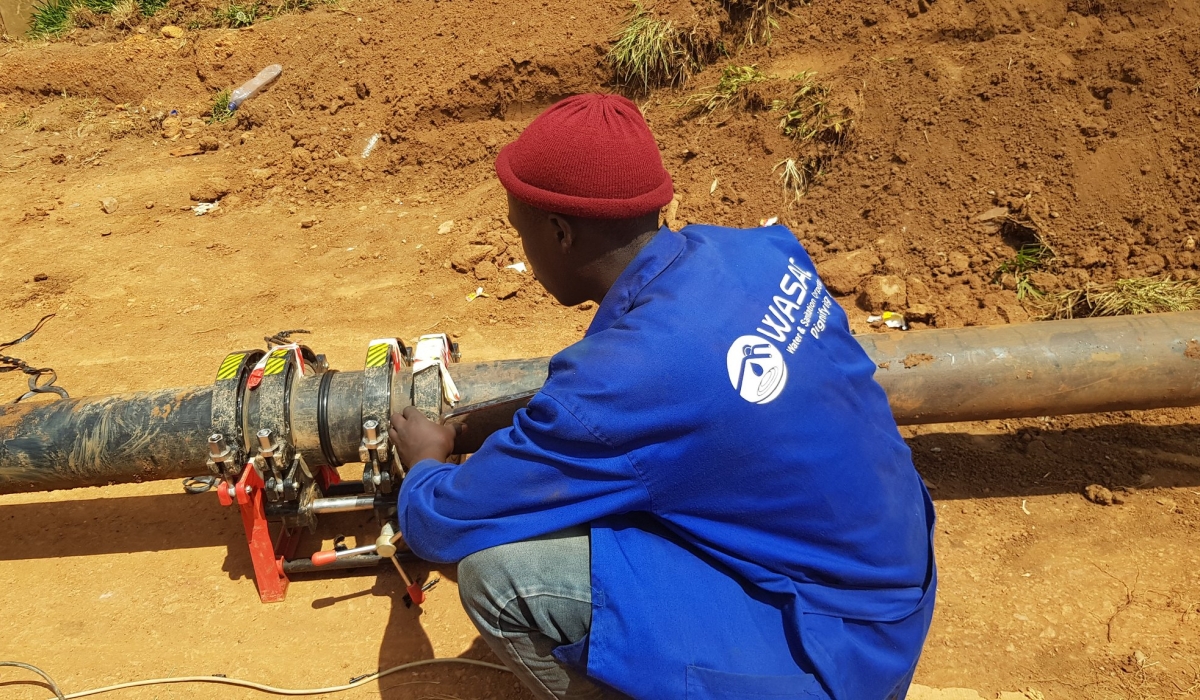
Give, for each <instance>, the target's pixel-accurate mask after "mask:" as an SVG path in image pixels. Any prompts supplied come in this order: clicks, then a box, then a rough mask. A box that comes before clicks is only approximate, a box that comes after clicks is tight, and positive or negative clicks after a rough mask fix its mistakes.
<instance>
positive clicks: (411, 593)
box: [408, 583, 425, 605]
mask: <svg viewBox="0 0 1200 700" xmlns="http://www.w3.org/2000/svg"><path fill="white" fill-rule="evenodd" d="M408 597H409V598H411V599H412V602H413V603H414V604H415V605H420V604H421V603H424V602H425V591H424V590H422V589H421V584H419V583H413V584H412V585H411V586H409V587H408Z"/></svg>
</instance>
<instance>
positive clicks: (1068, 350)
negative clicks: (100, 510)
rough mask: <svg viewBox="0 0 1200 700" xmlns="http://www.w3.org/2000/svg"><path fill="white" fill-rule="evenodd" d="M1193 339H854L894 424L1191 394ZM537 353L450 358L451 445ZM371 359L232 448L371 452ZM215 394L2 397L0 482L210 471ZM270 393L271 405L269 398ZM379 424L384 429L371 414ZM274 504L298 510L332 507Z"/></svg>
mask: <svg viewBox="0 0 1200 700" xmlns="http://www.w3.org/2000/svg"><path fill="white" fill-rule="evenodd" d="M1198 336H1200V312H1187V313H1173V314H1153V315H1144V316H1124V317H1118V318H1099V319H1085V320H1072V321H1051V322H1041V323H1031V324H1024V325H1012V326H995V327H971V328H960V329H950V330H928V331H911V332H905V333H899V332H897V333H887V334H870V335H865V336H859V338H858V339H859V342H860V343H861V344H862V346H863V348H864V349H865V350H866V352H867V354H868V355H869V356H870V357H871V358H872V360H874V361H875V362H876V364H877V365H878V367H879V369H878V370H877V371H876V375H875V376H876V378H877V379H878V381H879V383H880V384H881V385H882V386H883V387H884V389H885V390H886V391H887V394H888V397H889V400H890V402H891V406H892V410H893V413H894V414H895V416H896V420H897V422H898V423H900V424H902V425H904V424H917V423H943V422H952V421H968V420H983V419H992V418H1016V417H1023V416H1051V415H1063V414H1072V413H1093V412H1101V411H1121V410H1133V409H1152V408H1166V407H1177V406H1195V405H1200V341H1198V340H1197V337H1198ZM231 357H232V355H231ZM547 362H548V360H547V359H546V358H540V359H535V360H510V361H499V362H490V363H480V364H476V365H470V366H467V365H454V368H453V370H452V374H453V377H454V379H455V381H456V382H457V384H458V387H459V389H460V391H461V394H462V400H461V402H460V403H459V404H458V405H457V407H455V408H450V407H449V405H447V404H442V405H440V406H438V407H437V408H436V409H435V410H433V411H432V413H435V414H438V415H440V418H441V419H442V420H445V421H447V422H459V423H464V424H466V425H467V426H468V430H467V431H466V432H465V433H464V435H463V438H462V439H461V441H460V443H459V444H457V445H456V449H457V451H458V452H460V453H469V452H472V451H474V450H475V449H477V448H478V446H479V444H480V443H482V441H483V439H484V438H486V437H487V436H488V435H490V434H491V433H492V432H494V431H495V430H498V429H500V428H502V427H503V426H505V425H508V424H509V423H510V422H511V419H512V415H513V413H514V412H515V411H516V410H517V409H518V408H520V407H521V406H523V405H525V403H526V402H527V401H528V399H529V397H530V396H532V395H533V393H535V392H536V391H537V389H538V388H539V387H540V386H541V384H542V382H543V381H544V379H545V376H546V367H547ZM322 369H323V368H322ZM370 371H371V369H370V368H368V369H367V370H366V371H357V372H340V373H337V372H333V371H316V372H313V371H309V372H308V373H306V374H304V375H303V376H300V375H299V374H298V375H297V376H294V377H291V378H290V379H289V382H290V384H288V385H287V388H288V391H286V392H282V393H278V392H277V394H275V395H272V394H271V393H270V391H262V389H261V388H260V389H259V390H258V391H247V390H245V387H244V386H242V387H240V388H239V389H238V391H239V392H240V393H238V394H237V395H238V399H237V401H236V402H234V403H230V405H231V406H236V408H235V409H231V410H232V411H233V413H234V414H235V415H234V416H233V419H232V422H234V423H239V424H240V426H241V427H242V428H244V429H245V430H244V431H243V432H244V435H242V436H241V437H240V440H241V443H240V446H241V448H242V453H243V455H244V456H245V455H252V454H254V452H255V449H256V448H255V444H254V443H253V438H254V436H255V434H256V430H258V429H259V426H261V425H264V424H270V425H273V427H275V428H276V430H277V431H279V432H280V434H283V435H285V437H286V439H287V440H288V441H290V444H291V446H292V448H293V451H294V453H295V454H298V455H299V456H300V457H301V458H302V459H303V460H304V461H305V464H306V465H307V466H309V467H312V468H317V467H320V466H322V465H331V466H337V465H339V464H341V463H344V462H358V461H369V460H370V459H373V457H371V454H373V453H369V452H367V451H366V450H367V449H368V448H369V447H370V444H371V440H370V439H365V438H366V437H367V436H366V431H365V429H364V424H365V423H366V422H367V420H368V419H369V418H371V417H370V416H368V412H369V405H370V396H369V395H370V394H371V393H372V392H375V393H376V394H378V392H379V389H378V387H375V388H373V389H372V388H371V386H372V385H371V384H370V381H371V380H370V379H369V375H368V373H369V372H370ZM219 376H220V375H219ZM242 381H243V383H244V379H243V380H242ZM264 386H265V385H264ZM427 389H428V390H427V391H426V392H425V393H426V394H429V392H430V391H432V392H433V393H434V395H435V396H440V393H439V392H440V389H439V388H438V385H437V383H436V381H435V382H434V384H433V385H432V388H429V387H427ZM220 391H221V389H220V382H219V381H218V382H217V383H215V384H214V385H213V386H212V387H198V388H188V389H173V390H163V391H154V392H145V393H137V394H126V395H119V396H107V397H100V398H85V399H68V400H61V401H55V402H52V403H26V404H18V405H15V406H7V407H3V408H0V493H17V492H28V491H46V490H52V489H61V488H74V487H80V486H97V485H103V484H109V483H121V482H131V481H149V480H155V479H171V478H180V477H184V476H189V475H194V474H198V473H203V472H205V471H206V470H207V469H208V468H209V466H208V465H206V456H207V455H209V454H210V446H209V445H208V444H207V439H208V436H209V435H210V434H211V432H212V430H211V425H213V424H214V422H215V421H216V416H217V415H218V414H220V413H221V412H220V410H215V408H214V396H218V399H216V401H217V402H218V403H220V402H221V401H225V402H226V403H229V400H228V395H229V394H228V390H227V391H226V395H227V398H226V399H220V398H219V396H220V394H219V392H220ZM364 394H366V395H367V396H364ZM421 396H422V388H421V381H420V378H419V377H418V380H417V381H414V379H413V374H412V373H411V371H409V370H407V369H404V370H402V371H398V372H397V373H396V378H395V381H394V382H393V383H392V384H391V385H390V406H388V405H387V404H388V403H389V401H388V397H387V396H386V395H385V396H383V397H382V400H383V402H384V404H385V406H384V409H381V410H376V411H374V413H382V412H384V410H386V409H389V408H390V410H391V411H397V410H400V409H402V408H403V407H404V406H407V405H411V404H414V403H417V404H419V403H420V399H421ZM378 399H379V397H377V400H378ZM272 401H274V402H279V401H283V402H284V405H283V406H282V407H274V408H272V406H271V405H270V404H271V402H272ZM438 403H440V402H438ZM272 411H274V412H275V413H276V414H277V415H281V416H284V418H283V419H278V418H277V419H274V423H272V419H271V418H269V417H267V414H270V413H271V412H272ZM427 412H430V411H427ZM372 415H374V414H372ZM435 417H438V416H435ZM380 430H382V431H384V434H385V435H386V430H385V426H382V427H380ZM247 435H248V436H250V437H249V438H247V437H246V436H247ZM268 442H269V440H268ZM363 457H367V459H366V460H364V459H363ZM263 471H264V473H265V472H266V471H267V470H266V469H265V468H264V469H263ZM377 481H378V480H377ZM370 490H371V487H370V486H369V485H368V488H367V492H368V493H370ZM381 490H382V491H383V492H385V493H386V491H387V489H386V488H382V487H381ZM283 500H284V501H289V502H292V503H293V504H296V505H297V507H299V508H300V509H301V510H303V509H305V508H308V509H310V510H311V508H312V507H313V505H314V504H316V505H317V507H318V508H323V507H324V506H325V504H326V503H330V505H333V502H328V501H322V502H320V503H318V502H317V501H312V502H310V503H308V504H307V505H306V504H304V503H303V499H302V498H299V497H289V498H284V499H283ZM362 500H363V503H364V504H365V503H366V502H367V500H368V499H367V498H366V497H363V499H362ZM339 505H342V504H341V503H340V502H339Z"/></svg>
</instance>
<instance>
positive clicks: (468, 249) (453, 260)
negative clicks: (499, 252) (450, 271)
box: [450, 244, 495, 272]
mask: <svg viewBox="0 0 1200 700" xmlns="http://www.w3.org/2000/svg"><path fill="white" fill-rule="evenodd" d="M494 250H495V248H494V247H493V246H490V245H474V244H473V245H465V246H463V247H461V248H459V249H458V251H456V252H455V253H454V255H452V256H451V257H450V265H451V266H452V267H453V268H454V269H455V270H458V271H459V272H471V271H473V270H474V269H475V266H476V265H478V264H479V263H480V262H482V261H483V260H484V259H485V258H487V257H489V256H490V255H491V254H492V252H493V251H494Z"/></svg>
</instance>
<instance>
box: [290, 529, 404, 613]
mask: <svg viewBox="0 0 1200 700" xmlns="http://www.w3.org/2000/svg"><path fill="white" fill-rule="evenodd" d="M401 536H402V535H401V534H400V533H399V532H397V531H396V529H395V528H393V527H392V523H391V522H390V521H389V522H387V523H384V525H383V531H382V532H380V533H379V539H377V540H375V544H367V545H363V546H361V547H354V548H353V549H343V550H336V549H334V550H327V551H324V552H316V553H314V554H313V555H312V559H311V561H312V563H313V566H325V565H327V564H332V563H333V562H335V561H337V560H338V559H341V558H343V557H353V556H360V555H363V554H378V555H379V556H381V557H385V558H387V559H389V560H391V562H392V565H393V566H395V567H396V571H397V573H399V574H400V578H401V579H402V580H403V581H404V590H405V591H407V592H408V597H409V598H410V599H411V600H412V602H414V603H416V604H417V605H420V604H421V603H424V602H425V588H424V587H422V586H421V584H419V583H413V581H412V579H410V578H409V577H408V574H407V573H406V572H405V571H404V567H402V566H400V560H398V559H396V542H398V541H399V540H400V538H401Z"/></svg>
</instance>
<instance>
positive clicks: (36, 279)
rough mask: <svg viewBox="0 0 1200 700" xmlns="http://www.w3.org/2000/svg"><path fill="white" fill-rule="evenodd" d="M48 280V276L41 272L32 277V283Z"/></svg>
mask: <svg viewBox="0 0 1200 700" xmlns="http://www.w3.org/2000/svg"><path fill="white" fill-rule="evenodd" d="M48 279H50V275H47V274H45V273H41V272H39V273H38V274H36V275H34V276H33V281H34V282H45V281H46V280H48Z"/></svg>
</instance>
